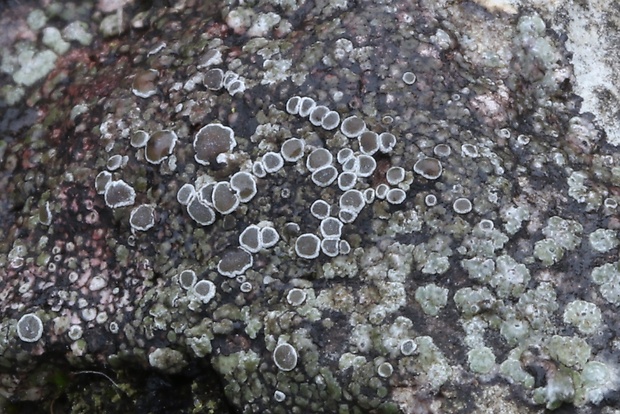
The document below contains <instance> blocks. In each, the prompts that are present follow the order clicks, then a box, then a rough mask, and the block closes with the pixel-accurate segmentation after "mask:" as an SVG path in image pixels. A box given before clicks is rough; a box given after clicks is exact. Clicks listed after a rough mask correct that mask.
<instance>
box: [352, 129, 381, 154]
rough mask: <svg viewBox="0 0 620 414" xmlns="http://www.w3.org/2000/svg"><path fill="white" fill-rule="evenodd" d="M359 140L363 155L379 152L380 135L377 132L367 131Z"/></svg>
mask: <svg viewBox="0 0 620 414" xmlns="http://www.w3.org/2000/svg"><path fill="white" fill-rule="evenodd" d="M357 140H358V142H359V145H360V151H361V152H362V154H368V155H373V154H374V153H375V152H377V151H379V135H378V134H377V133H376V132H373V131H365V132H364V133H362V134H361V135H360V136H359V137H357Z"/></svg>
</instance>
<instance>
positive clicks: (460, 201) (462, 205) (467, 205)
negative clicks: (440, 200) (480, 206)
mask: <svg viewBox="0 0 620 414" xmlns="http://www.w3.org/2000/svg"><path fill="white" fill-rule="evenodd" d="M452 208H453V209H454V211H455V212H456V213H458V214H467V213H469V212H470V211H471V209H472V205H471V201H469V200H468V199H466V198H465V197H460V198H457V199H456V200H454V203H453V204H452Z"/></svg>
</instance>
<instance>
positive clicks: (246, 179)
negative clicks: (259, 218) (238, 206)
mask: <svg viewBox="0 0 620 414" xmlns="http://www.w3.org/2000/svg"><path fill="white" fill-rule="evenodd" d="M230 187H231V188H232V189H233V190H235V191H236V192H237V195H238V196H239V201H241V202H242V203H247V202H248V201H250V200H251V199H252V198H254V196H255V195H256V192H257V189H256V180H255V179H254V176H253V175H252V174H250V173H249V172H245V171H239V172H238V173H235V174H234V175H233V176H232V177H231V178H230Z"/></svg>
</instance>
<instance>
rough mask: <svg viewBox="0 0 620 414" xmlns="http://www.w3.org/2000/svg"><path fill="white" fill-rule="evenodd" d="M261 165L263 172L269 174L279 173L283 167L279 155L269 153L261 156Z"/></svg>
mask: <svg viewBox="0 0 620 414" xmlns="http://www.w3.org/2000/svg"><path fill="white" fill-rule="evenodd" d="M262 163H263V168H264V169H265V171H266V172H268V173H270V174H271V173H275V172H277V171H279V170H280V168H282V167H283V166H284V159H282V156H281V155H280V154H279V153H277V152H273V151H269V152H267V153H266V154H265V155H263V158H262Z"/></svg>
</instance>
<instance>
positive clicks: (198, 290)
mask: <svg viewBox="0 0 620 414" xmlns="http://www.w3.org/2000/svg"><path fill="white" fill-rule="evenodd" d="M192 293H193V294H194V295H195V296H196V298H197V299H199V300H200V301H201V302H202V303H204V304H207V303H209V302H210V301H211V299H213V298H214V297H215V284H214V283H213V282H211V281H210V280H200V281H198V282H197V283H196V284H195V285H194V287H193V289H192Z"/></svg>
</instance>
